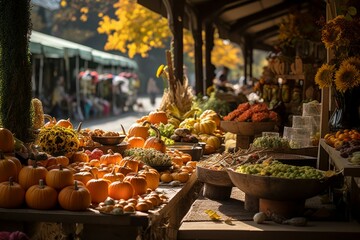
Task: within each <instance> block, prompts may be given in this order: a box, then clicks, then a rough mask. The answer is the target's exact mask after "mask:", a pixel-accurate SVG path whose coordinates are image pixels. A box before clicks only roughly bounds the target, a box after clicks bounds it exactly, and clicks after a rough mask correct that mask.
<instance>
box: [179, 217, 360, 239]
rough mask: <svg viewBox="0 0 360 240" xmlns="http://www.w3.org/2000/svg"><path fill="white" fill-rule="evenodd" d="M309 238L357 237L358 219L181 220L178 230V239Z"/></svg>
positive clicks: (359, 225)
mask: <svg viewBox="0 0 360 240" xmlns="http://www.w3.org/2000/svg"><path fill="white" fill-rule="evenodd" d="M309 236H311V239H316V238H318V239H326V240H332V239H334V240H338V239H357V238H359V236H360V224H359V223H357V222H309V223H308V225H307V226H304V227H296V226H290V225H281V224H276V223H273V222H265V224H257V223H255V222H253V221H233V222H232V224H231V225H230V224H226V223H224V222H213V221H207V222H183V223H182V225H181V227H180V229H179V233H178V239H179V240H185V239H198V240H200V239H219V240H220V239H228V240H230V239H237V240H238V239H246V240H258V239H267V240H271V239H274V240H282V239H284V240H288V239H291V240H304V239H307V238H309Z"/></svg>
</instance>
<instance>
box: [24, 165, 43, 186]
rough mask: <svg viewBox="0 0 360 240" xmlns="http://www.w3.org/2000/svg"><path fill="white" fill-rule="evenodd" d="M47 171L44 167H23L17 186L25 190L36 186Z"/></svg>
mask: <svg viewBox="0 0 360 240" xmlns="http://www.w3.org/2000/svg"><path fill="white" fill-rule="evenodd" d="M47 173H48V170H47V169H46V168H44V167H41V166H37V165H36V164H34V165H33V166H25V167H23V168H22V169H21V171H20V173H19V184H20V185H21V186H22V187H23V188H24V189H25V190H27V189H28V188H29V187H31V186H33V185H37V184H38V183H39V180H40V179H45V178H46V174H47Z"/></svg>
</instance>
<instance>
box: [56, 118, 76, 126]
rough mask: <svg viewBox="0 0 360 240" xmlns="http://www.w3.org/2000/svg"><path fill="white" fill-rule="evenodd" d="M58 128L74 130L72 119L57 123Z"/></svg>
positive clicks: (61, 120)
mask: <svg viewBox="0 0 360 240" xmlns="http://www.w3.org/2000/svg"><path fill="white" fill-rule="evenodd" d="M55 125H56V126H61V127H64V128H73V125H72V123H71V122H70V118H68V119H60V120H59V121H57V122H56V123H55Z"/></svg>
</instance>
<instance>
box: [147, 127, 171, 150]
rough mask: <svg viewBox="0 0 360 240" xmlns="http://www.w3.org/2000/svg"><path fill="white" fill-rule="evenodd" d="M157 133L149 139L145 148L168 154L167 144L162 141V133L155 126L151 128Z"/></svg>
mask: <svg viewBox="0 0 360 240" xmlns="http://www.w3.org/2000/svg"><path fill="white" fill-rule="evenodd" d="M150 127H151V128H152V129H153V130H154V131H155V132H156V135H155V136H154V137H149V138H148V139H146V141H145V143H144V148H154V149H156V150H158V151H160V152H162V153H165V152H166V145H165V142H164V141H163V140H162V139H161V135H160V131H159V129H157V128H156V127H154V126H153V125H151V126H150Z"/></svg>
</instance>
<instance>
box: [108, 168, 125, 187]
mask: <svg viewBox="0 0 360 240" xmlns="http://www.w3.org/2000/svg"><path fill="white" fill-rule="evenodd" d="M115 169H116V168H115V167H114V168H113V169H112V170H111V172H109V173H106V174H105V175H104V176H103V178H104V179H106V180H108V181H110V183H112V182H115V181H122V180H124V178H125V175H124V174H122V173H118V172H115Z"/></svg>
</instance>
